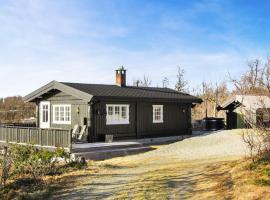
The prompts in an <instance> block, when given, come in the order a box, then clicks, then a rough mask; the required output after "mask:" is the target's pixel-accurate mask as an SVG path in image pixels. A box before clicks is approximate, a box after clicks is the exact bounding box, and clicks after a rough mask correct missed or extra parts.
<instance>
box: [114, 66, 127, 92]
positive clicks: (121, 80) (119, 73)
mask: <svg viewBox="0 0 270 200" xmlns="http://www.w3.org/2000/svg"><path fill="white" fill-rule="evenodd" d="M115 72H116V76H115V78H116V79H115V81H116V85H118V86H120V87H125V86H126V70H125V69H124V66H123V65H122V66H120V67H119V68H118V69H117V70H115Z"/></svg>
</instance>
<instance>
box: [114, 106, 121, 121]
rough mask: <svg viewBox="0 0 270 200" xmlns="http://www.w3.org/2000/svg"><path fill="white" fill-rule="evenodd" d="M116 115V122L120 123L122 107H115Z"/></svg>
mask: <svg viewBox="0 0 270 200" xmlns="http://www.w3.org/2000/svg"><path fill="white" fill-rule="evenodd" d="M114 114H115V120H117V121H119V120H120V107H119V106H115V108H114Z"/></svg>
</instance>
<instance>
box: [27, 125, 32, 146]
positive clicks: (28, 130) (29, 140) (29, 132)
mask: <svg viewBox="0 0 270 200" xmlns="http://www.w3.org/2000/svg"><path fill="white" fill-rule="evenodd" d="M27 132H28V144H30V143H31V130H30V128H28V129H27Z"/></svg>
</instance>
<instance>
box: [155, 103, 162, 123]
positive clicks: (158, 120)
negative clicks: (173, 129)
mask: <svg viewBox="0 0 270 200" xmlns="http://www.w3.org/2000/svg"><path fill="white" fill-rule="evenodd" d="M153 123H163V105H153Z"/></svg>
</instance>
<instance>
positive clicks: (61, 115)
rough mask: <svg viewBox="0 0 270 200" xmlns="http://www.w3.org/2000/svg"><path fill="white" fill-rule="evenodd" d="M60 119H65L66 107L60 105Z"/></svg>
mask: <svg viewBox="0 0 270 200" xmlns="http://www.w3.org/2000/svg"><path fill="white" fill-rule="evenodd" d="M60 121H62V122H63V121H65V108H64V107H63V106H60Z"/></svg>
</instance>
